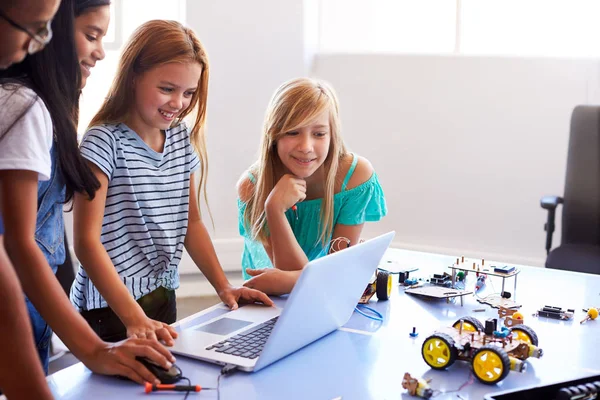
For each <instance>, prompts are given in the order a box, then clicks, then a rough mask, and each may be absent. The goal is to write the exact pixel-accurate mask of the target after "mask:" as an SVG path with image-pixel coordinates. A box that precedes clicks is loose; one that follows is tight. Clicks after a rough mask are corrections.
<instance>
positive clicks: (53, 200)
mask: <svg viewBox="0 0 600 400" xmlns="http://www.w3.org/2000/svg"><path fill="white" fill-rule="evenodd" d="M50 157H51V160H52V173H51V174H50V179H49V180H47V181H41V182H39V183H38V210H37V220H36V224H35V240H36V242H37V243H38V246H39V248H40V249H41V250H42V253H44V256H45V257H46V260H47V261H48V264H50V267H52V271H53V272H54V273H56V269H57V268H58V266H59V265H60V264H62V263H64V262H65V256H66V253H65V245H64V242H65V222H64V219H63V202H64V201H65V184H64V181H63V178H62V174H61V173H60V171H59V168H58V157H57V150H56V143H53V144H52V149H50Z"/></svg>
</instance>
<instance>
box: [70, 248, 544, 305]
mask: <svg viewBox="0 0 600 400" xmlns="http://www.w3.org/2000/svg"><path fill="white" fill-rule="evenodd" d="M213 244H214V246H215V250H216V252H217V256H218V257H219V261H220V262H221V266H222V267H223V270H224V271H225V273H226V275H227V277H228V279H229V281H230V282H231V283H232V284H233V285H237V286H239V285H241V284H242V283H243V279H242V266H241V259H242V250H243V247H244V240H243V239H242V238H231V239H215V240H213ZM391 247H393V248H399V249H405V250H413V251H420V252H424V253H435V254H444V255H456V256H457V257H458V256H460V255H464V256H466V257H469V258H485V259H486V260H490V261H503V262H507V263H513V264H520V265H530V266H535V267H543V266H544V263H545V261H546V260H545V258H535V257H525V256H520V255H515V254H500V253H493V252H482V251H478V250H473V249H468V248H460V249H459V248H447V247H439V246H430V245H422V244H416V243H406V242H397V241H395V242H393V243H392V245H391ZM71 253H72V255H73V260H74V261H75V260H76V258H75V257H74V256H75V252H74V251H72V249H71ZM179 274H180V277H181V279H180V281H181V285H180V287H179V289H177V296H178V297H195V296H210V295H213V294H215V292H214V289H213V287H212V285H211V284H210V283H209V282H208V281H207V280H206V278H205V277H204V275H202V273H201V272H200V270H199V269H198V267H196V265H195V264H194V262H193V261H192V259H191V258H190V256H189V254H188V253H187V252H186V251H185V250H184V252H183V257H182V259H181V263H180V264H179Z"/></svg>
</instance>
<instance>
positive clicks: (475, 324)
mask: <svg viewBox="0 0 600 400" xmlns="http://www.w3.org/2000/svg"><path fill="white" fill-rule="evenodd" d="M461 320H462V321H464V322H465V323H466V324H470V325H471V326H473V327H475V329H477V330H478V331H482V332H483V331H484V330H485V328H484V327H483V324H482V323H481V321H480V320H478V319H477V318H475V317H470V316H466V317H462V318H461V319H459V320H458V321H456V322H455V323H454V324H452V327H453V328H456V329H459V328H460V321H461ZM463 328H464V324H463Z"/></svg>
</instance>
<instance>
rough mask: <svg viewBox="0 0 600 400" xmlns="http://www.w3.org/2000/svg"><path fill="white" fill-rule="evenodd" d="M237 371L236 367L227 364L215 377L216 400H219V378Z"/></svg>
mask: <svg viewBox="0 0 600 400" xmlns="http://www.w3.org/2000/svg"><path fill="white" fill-rule="evenodd" d="M236 369H237V365H233V364H227V365H225V366H224V367H223V368H221V373H220V374H219V376H218V377H217V400H221V377H223V376H227V375H231V374H232V373H234V372H235V370H236ZM184 400H185V399H184Z"/></svg>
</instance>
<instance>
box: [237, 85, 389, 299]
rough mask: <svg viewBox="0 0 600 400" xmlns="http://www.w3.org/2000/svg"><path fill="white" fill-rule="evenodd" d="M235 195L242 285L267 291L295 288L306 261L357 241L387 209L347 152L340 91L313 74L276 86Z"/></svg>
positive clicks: (362, 162) (369, 173) (363, 162)
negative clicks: (256, 153)
mask: <svg viewBox="0 0 600 400" xmlns="http://www.w3.org/2000/svg"><path fill="white" fill-rule="evenodd" d="M238 195H239V200H238V206H239V207H238V209H239V214H238V215H239V228H240V234H241V235H242V236H243V237H244V252H243V256H242V266H243V268H244V269H245V270H244V277H245V278H246V279H248V278H250V277H253V278H252V279H250V280H249V281H247V282H246V283H245V286H247V287H252V288H257V289H259V290H262V291H264V292H266V293H268V294H282V293H288V292H290V291H291V289H292V288H293V286H294V283H295V281H296V279H297V277H298V276H299V274H300V272H301V270H302V268H303V267H304V266H305V265H306V264H307V263H308V261H310V260H314V259H316V258H319V257H322V256H324V255H327V254H328V253H329V252H330V251H335V250H338V249H340V247H339V246H333V247H332V246H330V243H343V246H342V247H341V248H345V247H346V246H349V245H353V244H356V243H357V242H358V241H359V237H360V234H361V231H362V229H363V225H364V223H365V221H378V220H379V219H381V218H382V217H383V216H385V214H386V213H387V209H386V204H385V198H384V194H383V190H382V188H381V186H380V184H379V180H378V178H377V174H375V172H374V171H373V167H372V166H371V164H370V163H369V161H368V160H367V159H365V158H364V157H360V156H358V155H356V154H353V153H350V152H348V151H347V150H346V146H345V145H344V142H343V140H342V136H341V125H340V118H339V105H338V100H337V97H336V95H335V92H334V91H333V89H332V88H331V87H330V86H329V85H328V84H327V83H325V82H322V81H318V80H315V79H310V78H297V79H292V80H290V81H288V82H285V83H284V84H282V85H281V86H280V87H279V88H278V89H277V90H276V91H275V94H274V95H273V97H272V99H271V102H270V104H269V106H268V108H267V112H266V116H265V121H264V126H263V134H262V141H261V145H260V158H259V160H258V161H256V162H255V163H254V165H252V166H251V167H250V168H249V170H248V171H246V172H245V173H244V174H243V175H242V177H241V179H240V181H239V182H238ZM338 238H339V239H343V241H340V240H339V239H338ZM334 247H335V248H334ZM272 267H275V268H272Z"/></svg>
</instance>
